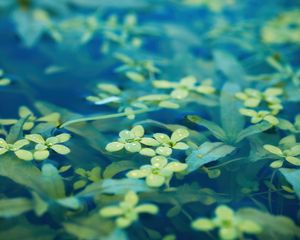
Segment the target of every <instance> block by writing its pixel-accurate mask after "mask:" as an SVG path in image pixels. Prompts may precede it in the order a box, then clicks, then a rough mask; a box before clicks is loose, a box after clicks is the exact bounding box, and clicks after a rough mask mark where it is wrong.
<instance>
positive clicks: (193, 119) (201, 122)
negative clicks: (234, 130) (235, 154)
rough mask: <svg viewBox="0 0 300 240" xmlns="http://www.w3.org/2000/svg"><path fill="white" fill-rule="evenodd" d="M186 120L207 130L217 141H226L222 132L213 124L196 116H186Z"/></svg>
mask: <svg viewBox="0 0 300 240" xmlns="http://www.w3.org/2000/svg"><path fill="white" fill-rule="evenodd" d="M187 118H188V120H190V121H191V122H193V123H196V124H198V125H200V126H203V127H205V128H207V129H208V130H209V131H210V132H211V133H212V134H213V135H214V136H215V137H216V138H217V139H219V140H221V141H224V140H225V139H226V134H225V132H224V130H223V129H222V128H221V127H219V126H218V125H217V124H215V123H214V122H210V121H207V120H205V119H203V118H201V117H199V116H196V115H188V116H187Z"/></svg>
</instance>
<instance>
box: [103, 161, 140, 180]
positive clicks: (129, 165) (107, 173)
mask: <svg viewBox="0 0 300 240" xmlns="http://www.w3.org/2000/svg"><path fill="white" fill-rule="evenodd" d="M136 167H137V164H136V163H135V162H134V161H119V162H113V163H111V164H110V165H108V166H107V167H106V168H105V170H104V172H103V178H113V177H114V176H115V175H117V174H118V173H120V172H123V171H127V170H130V169H134V168H136Z"/></svg>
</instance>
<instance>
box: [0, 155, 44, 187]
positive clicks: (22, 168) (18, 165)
mask: <svg viewBox="0 0 300 240" xmlns="http://www.w3.org/2000/svg"><path fill="white" fill-rule="evenodd" d="M20 173H21V174H20ZM0 176H3V177H7V178H10V179H11V180H12V181H14V182H16V183H18V184H21V185H24V186H26V187H29V188H31V189H34V190H36V191H38V192H39V191H41V190H42V189H43V187H42V182H41V181H40V180H41V176H42V174H41V171H40V170H39V169H38V168H37V167H35V166H34V165H33V164H32V163H31V162H25V161H22V160H20V159H17V158H16V157H14V156H13V155H12V154H6V155H5V156H1V164H0Z"/></svg>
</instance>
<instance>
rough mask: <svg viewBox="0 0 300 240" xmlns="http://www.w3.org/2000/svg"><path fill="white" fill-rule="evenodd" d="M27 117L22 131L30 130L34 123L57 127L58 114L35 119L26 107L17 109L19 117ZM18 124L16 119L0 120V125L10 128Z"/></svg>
mask: <svg viewBox="0 0 300 240" xmlns="http://www.w3.org/2000/svg"><path fill="white" fill-rule="evenodd" d="M26 116H29V117H28V119H27V120H26V122H25V123H24V125H23V129H24V130H31V129H32V128H33V127H34V126H35V124H36V123H51V124H53V125H54V126H58V125H59V121H60V114H59V113H57V112H54V113H51V114H48V115H45V116H42V117H36V116H35V115H34V113H33V112H32V111H31V110H30V109H29V108H28V107H26V106H21V107H20V108H19V117H20V118H24V117H26ZM17 122H18V119H0V125H3V126H10V125H13V124H15V123H17Z"/></svg>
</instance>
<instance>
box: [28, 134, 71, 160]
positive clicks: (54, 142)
mask: <svg viewBox="0 0 300 240" xmlns="http://www.w3.org/2000/svg"><path fill="white" fill-rule="evenodd" d="M25 138H26V139H27V140H29V141H31V142H33V143H36V145H35V147H34V153H33V157H34V159H35V160H40V161H41V160H45V159H47V158H48V157H49V155H50V150H53V151H54V152H56V153H58V154H61V155H66V154H69V153H70V152H71V150H70V149H69V148H68V147H66V146H65V145H63V144H62V143H65V142H67V141H69V140H70V138H71V135H70V134H68V133H62V134H59V135H56V136H52V137H49V138H47V139H44V137H43V136H42V135H40V134H28V135H26V136H25Z"/></svg>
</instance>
